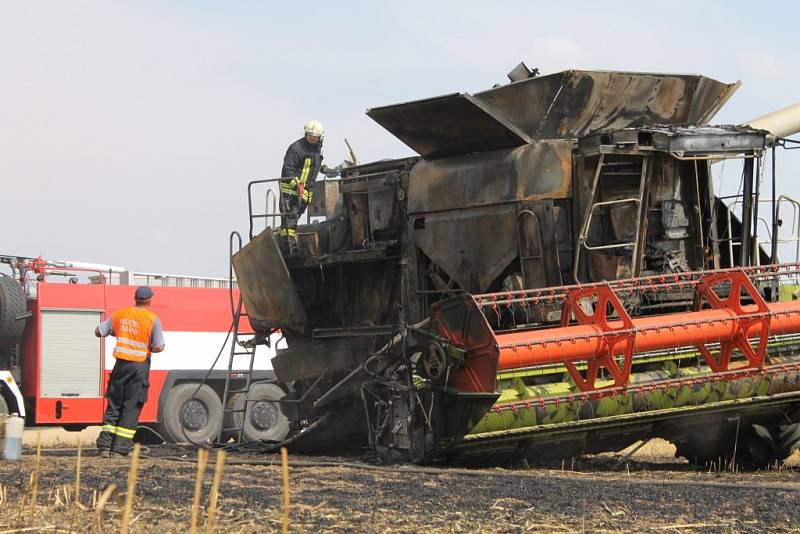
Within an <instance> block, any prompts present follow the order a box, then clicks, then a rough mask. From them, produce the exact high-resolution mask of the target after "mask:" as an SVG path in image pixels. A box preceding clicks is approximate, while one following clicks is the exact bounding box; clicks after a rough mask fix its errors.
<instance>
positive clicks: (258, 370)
mask: <svg viewBox="0 0 800 534" xmlns="http://www.w3.org/2000/svg"><path fill="white" fill-rule="evenodd" d="M3 264H4V265H3ZM0 266H3V267H5V270H6V271H9V272H5V273H0V381H1V382H0V414H2V413H4V412H5V413H14V412H16V413H19V414H20V415H22V416H23V417H25V419H26V425H27V426H41V425H52V426H62V427H64V428H65V429H67V430H81V429H83V428H85V427H87V426H90V425H98V424H100V423H101V422H102V419H103V413H104V411H105V398H104V396H105V388H106V384H107V382H108V378H109V376H110V373H111V370H112V369H113V366H114V357H113V349H114V343H115V340H114V338H113V337H107V338H97V337H95V335H94V330H95V327H96V326H97V325H98V324H99V323H100V322H102V321H103V320H105V319H106V318H108V317H109V316H110V315H111V314H112V313H113V312H114V311H116V310H118V309H121V308H124V307H127V306H131V305H133V302H134V301H133V293H134V290H135V288H136V286H138V285H149V286H151V287H153V290H154V293H155V296H154V297H153V301H152V307H151V310H152V311H153V312H155V313H156V314H157V315H158V316H159V317H160V319H161V323H162V326H163V328H164V339H165V344H166V347H165V350H164V351H163V352H162V353H159V354H154V355H153V356H152V360H151V370H150V386H149V394H148V399H147V402H146V403H145V405H144V407H143V409H142V412H141V416H140V420H139V424H140V426H141V427H145V428H149V429H152V430H154V431H155V432H156V433H157V435H158V436H161V437H162V438H163V439H164V440H165V441H167V442H190V443H203V442H206V441H208V440H213V439H216V438H217V436H218V435H219V434H220V432H221V431H222V429H223V428H230V427H237V428H242V432H243V435H244V438H245V439H247V440H258V439H281V438H283V437H284V436H285V435H286V433H288V430H289V427H288V423H287V421H286V418H285V417H284V416H283V414H281V412H280V409H279V407H278V404H277V403H276V402H274V401H275V400H278V399H279V398H281V397H282V396H283V395H284V393H285V392H284V391H283V389H281V388H280V386H278V385H277V384H275V383H273V381H272V379H273V378H274V374H273V372H272V368H271V364H270V359H271V357H272V356H274V351H275V347H276V345H279V344H280V343H282V341H281V339H280V336H279V335H277V334H276V335H275V336H274V337H275V338H274V339H273V340H272V341H273V342H272V343H271V344H270V346H269V347H267V346H263V345H259V347H258V349H257V351H256V355H255V359H254V365H253V374H252V384H251V387H250V390H249V392H248V394H247V395H245V394H244V393H238V394H234V395H232V396H230V397H229V399H228V409H227V410H224V409H223V406H222V398H223V389H224V383H225V378H226V376H227V375H230V379H231V380H232V381H234V382H236V381H240V382H241V383H242V384H244V374H245V373H246V370H247V369H249V363H250V362H249V361H244V358H235V359H234V360H233V361H232V362H231V366H230V369H229V366H228V364H229V357H230V353H231V347H230V344H231V336H230V327H231V321H232V304H231V303H232V302H236V301H237V300H238V289H236V287H235V282H233V284H234V288H233V289H231V288H230V287H229V286H230V282H229V280H228V279H226V278H207V277H195V276H186V275H168V274H158V273H143V272H134V271H129V270H127V269H124V268H121V267H114V266H110V265H97V264H86V263H77V262H49V261H45V260H42V259H41V258H22V257H14V256H0ZM237 389H239V388H237ZM248 399H249V400H248ZM245 402H248V407H247V408H248V409H247V411H246V412H237V411H236V409H237V408H239V409H240V408H243V407H244V403H245ZM224 411H229V412H231V414H229V415H228V416H227V417H228V418H232V417H235V416H239V417H241V414H242V413H246V414H247V420H246V421H241V420H231V421H224V417H223V412H224ZM143 434H144V433H143ZM140 437H142V436H140Z"/></svg>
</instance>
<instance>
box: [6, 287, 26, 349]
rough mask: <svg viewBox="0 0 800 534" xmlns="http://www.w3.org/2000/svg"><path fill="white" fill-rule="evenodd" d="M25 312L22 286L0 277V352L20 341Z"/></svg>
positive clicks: (23, 328) (23, 327)
mask: <svg viewBox="0 0 800 534" xmlns="http://www.w3.org/2000/svg"><path fill="white" fill-rule="evenodd" d="M27 312H28V305H27V303H26V302H25V290H24V289H23V288H22V285H21V284H20V283H19V282H17V281H16V280H14V279H13V278H11V277H9V276H0V351H2V350H5V349H7V348H10V347H13V346H14V345H16V344H17V343H19V340H20V339H22V332H23V331H24V330H25V315H26V314H27Z"/></svg>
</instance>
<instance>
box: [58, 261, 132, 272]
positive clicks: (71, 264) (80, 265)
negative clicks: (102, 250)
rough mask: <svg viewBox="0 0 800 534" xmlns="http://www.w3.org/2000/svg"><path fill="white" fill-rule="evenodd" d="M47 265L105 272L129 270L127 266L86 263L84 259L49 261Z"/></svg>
mask: <svg viewBox="0 0 800 534" xmlns="http://www.w3.org/2000/svg"><path fill="white" fill-rule="evenodd" d="M47 265H50V266H53V267H60V268H62V269H86V270H89V271H102V272H104V273H108V272H112V273H124V272H125V271H127V269H126V268H125V267H118V266H116V265H105V264H103V263H86V262H83V261H48V262H47Z"/></svg>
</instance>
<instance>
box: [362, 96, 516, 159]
mask: <svg viewBox="0 0 800 534" xmlns="http://www.w3.org/2000/svg"><path fill="white" fill-rule="evenodd" d="M367 115H369V116H370V117H371V118H372V119H373V120H375V122H377V123H378V124H380V125H381V126H383V127H384V128H386V129H387V130H389V131H390V132H391V133H392V134H393V135H394V136H395V137H397V138H398V139H400V140H401V141H402V142H404V143H405V144H407V145H408V146H409V147H411V148H412V149H413V150H414V151H415V152H417V153H418V154H420V155H422V156H423V157H425V158H428V159H433V158H441V157H445V156H453V155H456V154H468V153H470V152H478V151H482V150H491V149H495V148H505V147H512V146H519V145H523V144H525V143H527V142H529V141H530V139H529V138H528V136H527V135H525V133H524V132H522V131H520V130H519V129H518V128H517V127H516V126H514V125H513V124H512V123H510V122H509V121H508V120H506V119H505V118H504V117H503V116H502V115H500V114H498V113H497V111H496V110H494V109H492V107H491V106H490V105H488V104H486V103H485V102H483V101H481V100H478V99H476V98H474V97H473V96H471V95H467V94H460V93H454V94H450V95H445V96H440V97H436V98H428V99H425V100H416V101H414V102H406V103H404V104H396V105H392V106H384V107H379V108H372V109H369V110H367Z"/></svg>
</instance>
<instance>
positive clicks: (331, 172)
mask: <svg viewBox="0 0 800 534" xmlns="http://www.w3.org/2000/svg"><path fill="white" fill-rule="evenodd" d="M319 170H320V172H321V173H322V174H324V175H325V176H326V177H328V178H333V177H335V176H339V174H341V172H342V167H341V165H340V166H338V167H334V168H330V167H328V166H327V165H323V166H322V167H320V169H319Z"/></svg>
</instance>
